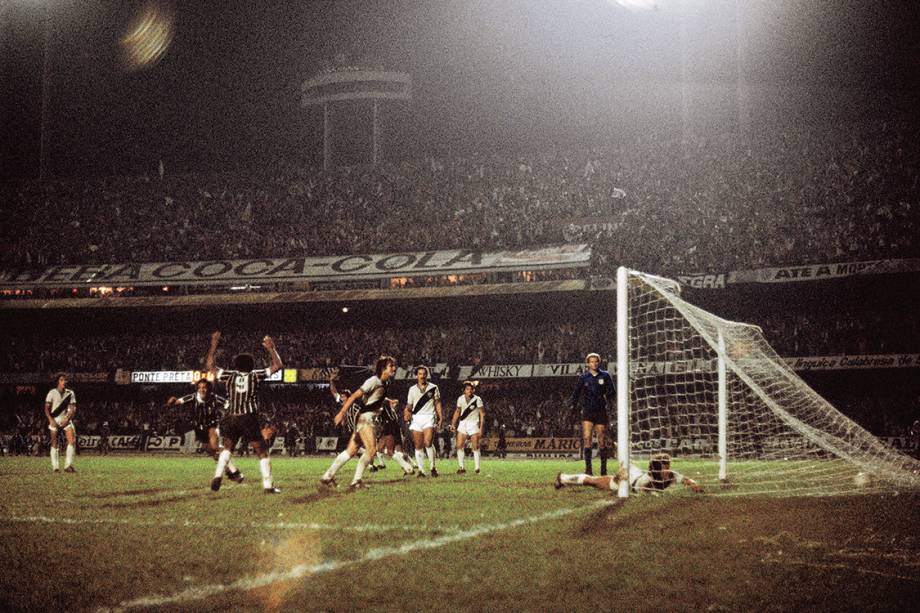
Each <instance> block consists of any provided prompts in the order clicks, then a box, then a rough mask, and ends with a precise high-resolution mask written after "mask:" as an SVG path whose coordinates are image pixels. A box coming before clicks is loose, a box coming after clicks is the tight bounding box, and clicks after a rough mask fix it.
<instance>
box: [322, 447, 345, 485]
mask: <svg viewBox="0 0 920 613" xmlns="http://www.w3.org/2000/svg"><path fill="white" fill-rule="evenodd" d="M350 459H351V456H350V455H348V450H347V449H346V450H345V451H343V452H342V453H340V454H339V455H337V456H335V459H334V460H333V461H332V466H330V467H329V470H327V471H326V472H325V473H324V474H323V479H327V480H328V479H332V478H333V477H335V473H337V472H339V469H340V468H342V465H343V464H345V462H347V461H348V460H350Z"/></svg>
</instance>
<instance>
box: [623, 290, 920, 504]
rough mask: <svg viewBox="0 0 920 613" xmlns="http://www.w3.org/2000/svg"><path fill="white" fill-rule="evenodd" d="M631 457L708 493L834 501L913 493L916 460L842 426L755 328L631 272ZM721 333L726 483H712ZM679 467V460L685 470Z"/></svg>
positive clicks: (848, 423)
mask: <svg viewBox="0 0 920 613" xmlns="http://www.w3.org/2000/svg"><path fill="white" fill-rule="evenodd" d="M628 285H629V287H628V292H629V294H628V302H629V326H628V329H629V355H630V424H629V428H630V441H631V443H630V456H631V458H632V459H631V462H632V463H633V464H637V465H638V466H639V467H641V468H643V469H644V468H645V462H646V460H647V458H648V457H649V455H650V454H652V453H655V452H659V451H661V452H666V453H669V454H671V455H672V457H674V458H675V463H674V465H673V468H674V469H675V470H678V471H680V472H682V473H683V474H684V475H685V476H687V477H690V478H693V479H694V480H697V481H699V482H700V483H701V485H703V486H704V487H706V489H707V492H709V493H721V494H729V495H731V494H746V495H747V494H778V495H832V494H843V493H847V494H851V493H869V492H877V491H892V490H899V489H901V490H904V489H916V488H918V487H920V462H918V461H917V460H915V459H913V458H911V457H909V456H907V455H905V454H903V453H900V452H899V451H897V450H895V449H894V448H892V447H890V446H888V445H887V444H885V443H883V442H882V441H880V440H879V439H878V438H876V437H875V436H873V435H872V434H870V433H869V432H867V431H866V430H865V429H863V428H861V427H860V426H859V425H857V424H856V423H855V422H854V421H852V420H851V419H849V418H847V417H846V416H845V415H843V414H842V413H840V412H839V411H838V410H837V409H835V408H834V407H833V406H831V404H830V403H828V402H827V401H826V400H824V399H823V398H822V397H821V396H819V395H818V394H817V393H816V392H815V391H814V390H812V389H811V388H810V387H809V386H808V385H807V384H806V383H805V382H804V381H803V380H802V379H801V378H799V377H798V376H797V375H796V374H795V373H794V372H793V371H792V369H791V368H790V367H789V366H788V365H787V364H786V362H785V361H784V360H783V359H782V358H781V357H780V356H779V355H777V353H776V352H775V351H774V350H773V349H772V348H771V347H770V345H769V344H768V343H767V342H766V340H765V339H764V336H763V334H762V332H761V330H760V329H759V328H757V327H756V326H752V325H748V324H743V323H736V322H731V321H727V320H724V319H721V318H719V317H717V316H715V315H712V314H711V313H708V312H706V311H704V310H702V309H700V308H698V307H695V306H693V305H691V304H689V303H687V302H686V301H684V300H683V299H682V298H681V296H680V287H679V285H678V284H677V283H676V282H674V281H671V280H668V279H663V278H660V277H654V276H650V275H644V274H641V273H637V272H630V273H629V284H628ZM720 335H721V337H722V341H723V346H724V356H723V357H724V363H725V371H726V374H727V377H726V386H725V389H726V394H727V401H728V402H727V406H728V410H727V427H726V442H727V447H726V451H727V453H726V456H727V469H728V472H727V479H726V480H724V481H722V480H720V479H719V453H718V440H719V410H718V396H719V377H718V355H719V347H720V338H719V337H720ZM684 460H686V462H685V461H684Z"/></svg>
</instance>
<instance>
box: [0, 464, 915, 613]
mask: <svg viewBox="0 0 920 613" xmlns="http://www.w3.org/2000/svg"><path fill="white" fill-rule="evenodd" d="M470 460H471V459H468V461H467V468H468V472H467V474H466V475H464V476H459V475H456V474H455V471H456V467H457V464H456V461H455V460H447V461H442V462H440V470H441V473H442V476H441V477H439V478H437V479H416V478H412V477H407V478H401V477H400V473H401V471H400V470H399V468H398V467H397V466H396V465H395V463H392V462H391V463H390V464H389V466H388V468H387V469H386V470H384V471H381V472H377V473H373V474H368V475H367V482H368V483H369V484H370V485H371V486H372V487H371V488H370V489H368V490H364V491H358V492H354V493H346V492H345V490H344V485H345V484H347V482H348V481H349V480H350V478H351V475H352V473H353V471H354V461H352V462H350V463H349V464H347V465H346V466H345V467H344V468H343V469H342V472H340V473H339V477H340V482H342V483H343V487H342V488H341V489H339V490H337V491H334V492H326V491H323V490H321V489H320V488H318V486H317V481H318V479H319V476H320V474H321V473H322V471H323V470H324V469H325V468H326V466H327V465H328V464H329V462H330V461H331V458H294V459H289V458H274V459H273V467H274V473H275V481H276V484H277V485H278V486H279V487H281V488H282V490H283V491H282V493H281V494H280V495H277V496H266V495H264V494H263V493H262V488H261V483H260V480H259V472H258V464H257V460H256V459H254V458H242V459H240V460H238V464H239V466H240V467H241V469H242V470H243V472H244V473H245V474H246V476H247V479H246V482H245V483H243V484H241V485H237V484H234V483H229V482H226V481H225V484H224V487H223V488H222V489H221V490H220V492H217V493H214V492H211V491H210V489H209V488H208V483H209V480H210V477H211V474H212V471H213V466H214V464H213V462H212V461H210V460H208V459H205V458H201V457H197V458H189V457H151V456H107V457H96V456H92V455H82V456H80V457H79V458H78V459H77V463H76V466H77V468H78V471H79V472H77V473H75V474H66V473H59V474H53V473H52V472H51V470H50V462H49V461H48V459H47V458H0V486H2V487H0V534H2V536H0V556H2V558H0V559H2V563H3V572H2V573H0V610H3V611H39V610H54V609H58V610H68V611H100V610H112V611H113V610H128V611H131V610H164V611H196V610H202V611H204V610H218V609H219V610H244V611H250V610H254V611H262V610H264V611H333V610H334V611H339V610H363V609H372V608H373V609H376V610H380V611H402V610H422V609H426V610H427V609H431V608H438V609H444V610H448V611H483V610H489V611H493V610H497V611H501V610H508V611H589V610H592V611H596V610H625V611H660V610H687V611H707V610H708V611H736V610H777V611H788V610H803V609H818V610H859V611H871V610H915V608H916V605H917V603H918V602H920V521H918V520H920V504H918V503H920V495H917V494H901V495H890V494H889V495H863V496H847V497H839V496H838V497H809V498H774V497H766V496H758V497H749V496H728V497H718V496H707V495H693V494H692V493H690V492H689V491H683V490H682V489H680V488H674V491H670V490H669V491H667V492H665V493H664V494H662V495H660V496H651V495H645V496H637V497H633V498H630V499H629V500H628V501H626V502H625V503H622V502H620V501H618V500H617V499H616V498H615V497H613V496H611V495H610V494H607V493H604V492H601V491H598V490H595V489H593V488H587V487H570V488H565V489H562V490H560V491H556V490H554V489H553V487H552V482H553V478H554V476H555V474H556V472H557V471H566V472H578V471H579V470H580V463H578V462H574V461H567V460H493V459H491V458H488V457H486V458H484V459H483V472H482V474H480V475H476V474H474V473H473V471H472V470H469V469H470V468H471V467H472V462H471V461H470ZM675 468H676V469H677V470H681V471H683V472H686V473H688V474H693V467H692V466H691V465H689V463H679V462H678V463H675Z"/></svg>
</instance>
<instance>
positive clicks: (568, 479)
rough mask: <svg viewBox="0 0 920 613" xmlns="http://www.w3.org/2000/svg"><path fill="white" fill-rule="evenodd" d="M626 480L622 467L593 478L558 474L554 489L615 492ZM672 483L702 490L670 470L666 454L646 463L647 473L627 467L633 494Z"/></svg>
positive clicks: (661, 454) (656, 455) (662, 488)
mask: <svg viewBox="0 0 920 613" xmlns="http://www.w3.org/2000/svg"><path fill="white" fill-rule="evenodd" d="M623 479H626V471H625V470H624V469H623V467H620V470H619V471H618V472H617V474H616V475H613V476H604V477H593V476H591V475H586V474H584V473H581V474H577V475H567V474H565V473H559V474H557V475H556V483H555V486H556V489H557V490H558V489H560V488H562V487H565V486H566V485H591V486H594V487H596V488H597V489H599V490H611V491H614V492H615V491H617V490H618V489H619V485H620V482H621V481H622V480H623ZM674 483H680V484H682V485H686V486H687V487H689V488H690V489H692V490H693V491H694V492H696V493H698V494H700V493H702V492H703V488H702V487H700V485H699V484H698V483H697V482H696V481H694V480H693V479H691V478H689V477H685V476H683V475H682V474H680V473H679V472H677V471H675V470H671V456H669V455H668V454H666V453H656V454H655V455H653V456H652V458H651V459H650V460H649V462H648V471H643V470H642V469H641V468H639V467H638V466H636V465H634V464H633V465H631V466H630V467H629V486H630V487H631V488H632V491H634V492H637V493H638V492H655V491H661V490H664V489H667V488H668V487H669V486H671V485H672V484H674Z"/></svg>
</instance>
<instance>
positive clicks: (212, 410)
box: [166, 378, 243, 483]
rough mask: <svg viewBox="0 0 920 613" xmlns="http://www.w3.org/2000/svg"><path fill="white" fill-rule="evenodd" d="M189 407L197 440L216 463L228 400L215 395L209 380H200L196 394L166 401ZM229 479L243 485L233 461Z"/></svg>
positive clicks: (229, 469)
mask: <svg viewBox="0 0 920 613" xmlns="http://www.w3.org/2000/svg"><path fill="white" fill-rule="evenodd" d="M173 405H178V406H186V405H187V406H189V407H191V409H192V420H193V422H194V425H195V440H196V441H198V442H199V443H201V444H202V445H204V448H205V449H206V450H207V451H208V453H209V454H210V455H211V457H213V458H214V461H215V462H217V461H219V459H220V432H219V430H218V423H219V421H220V416H221V410H222V409H223V408H224V407H225V406H226V405H227V399H226V398H224V397H222V396H218V395H217V394H215V393H214V384H213V383H211V382H210V381H208V380H207V379H204V378H202V379H200V380H199V381H198V382H197V383H196V384H195V393H194V394H189V395H187V396H183V397H182V398H176V397H175V396H171V397H170V398H169V400H167V401H166V406H173ZM227 478H229V479H230V480H231V481H235V482H237V483H241V482H242V481H243V474H242V473H241V472H240V471H239V470H238V469H237V468H236V466H234V465H233V461H232V460H230V461H228V462H227Z"/></svg>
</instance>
